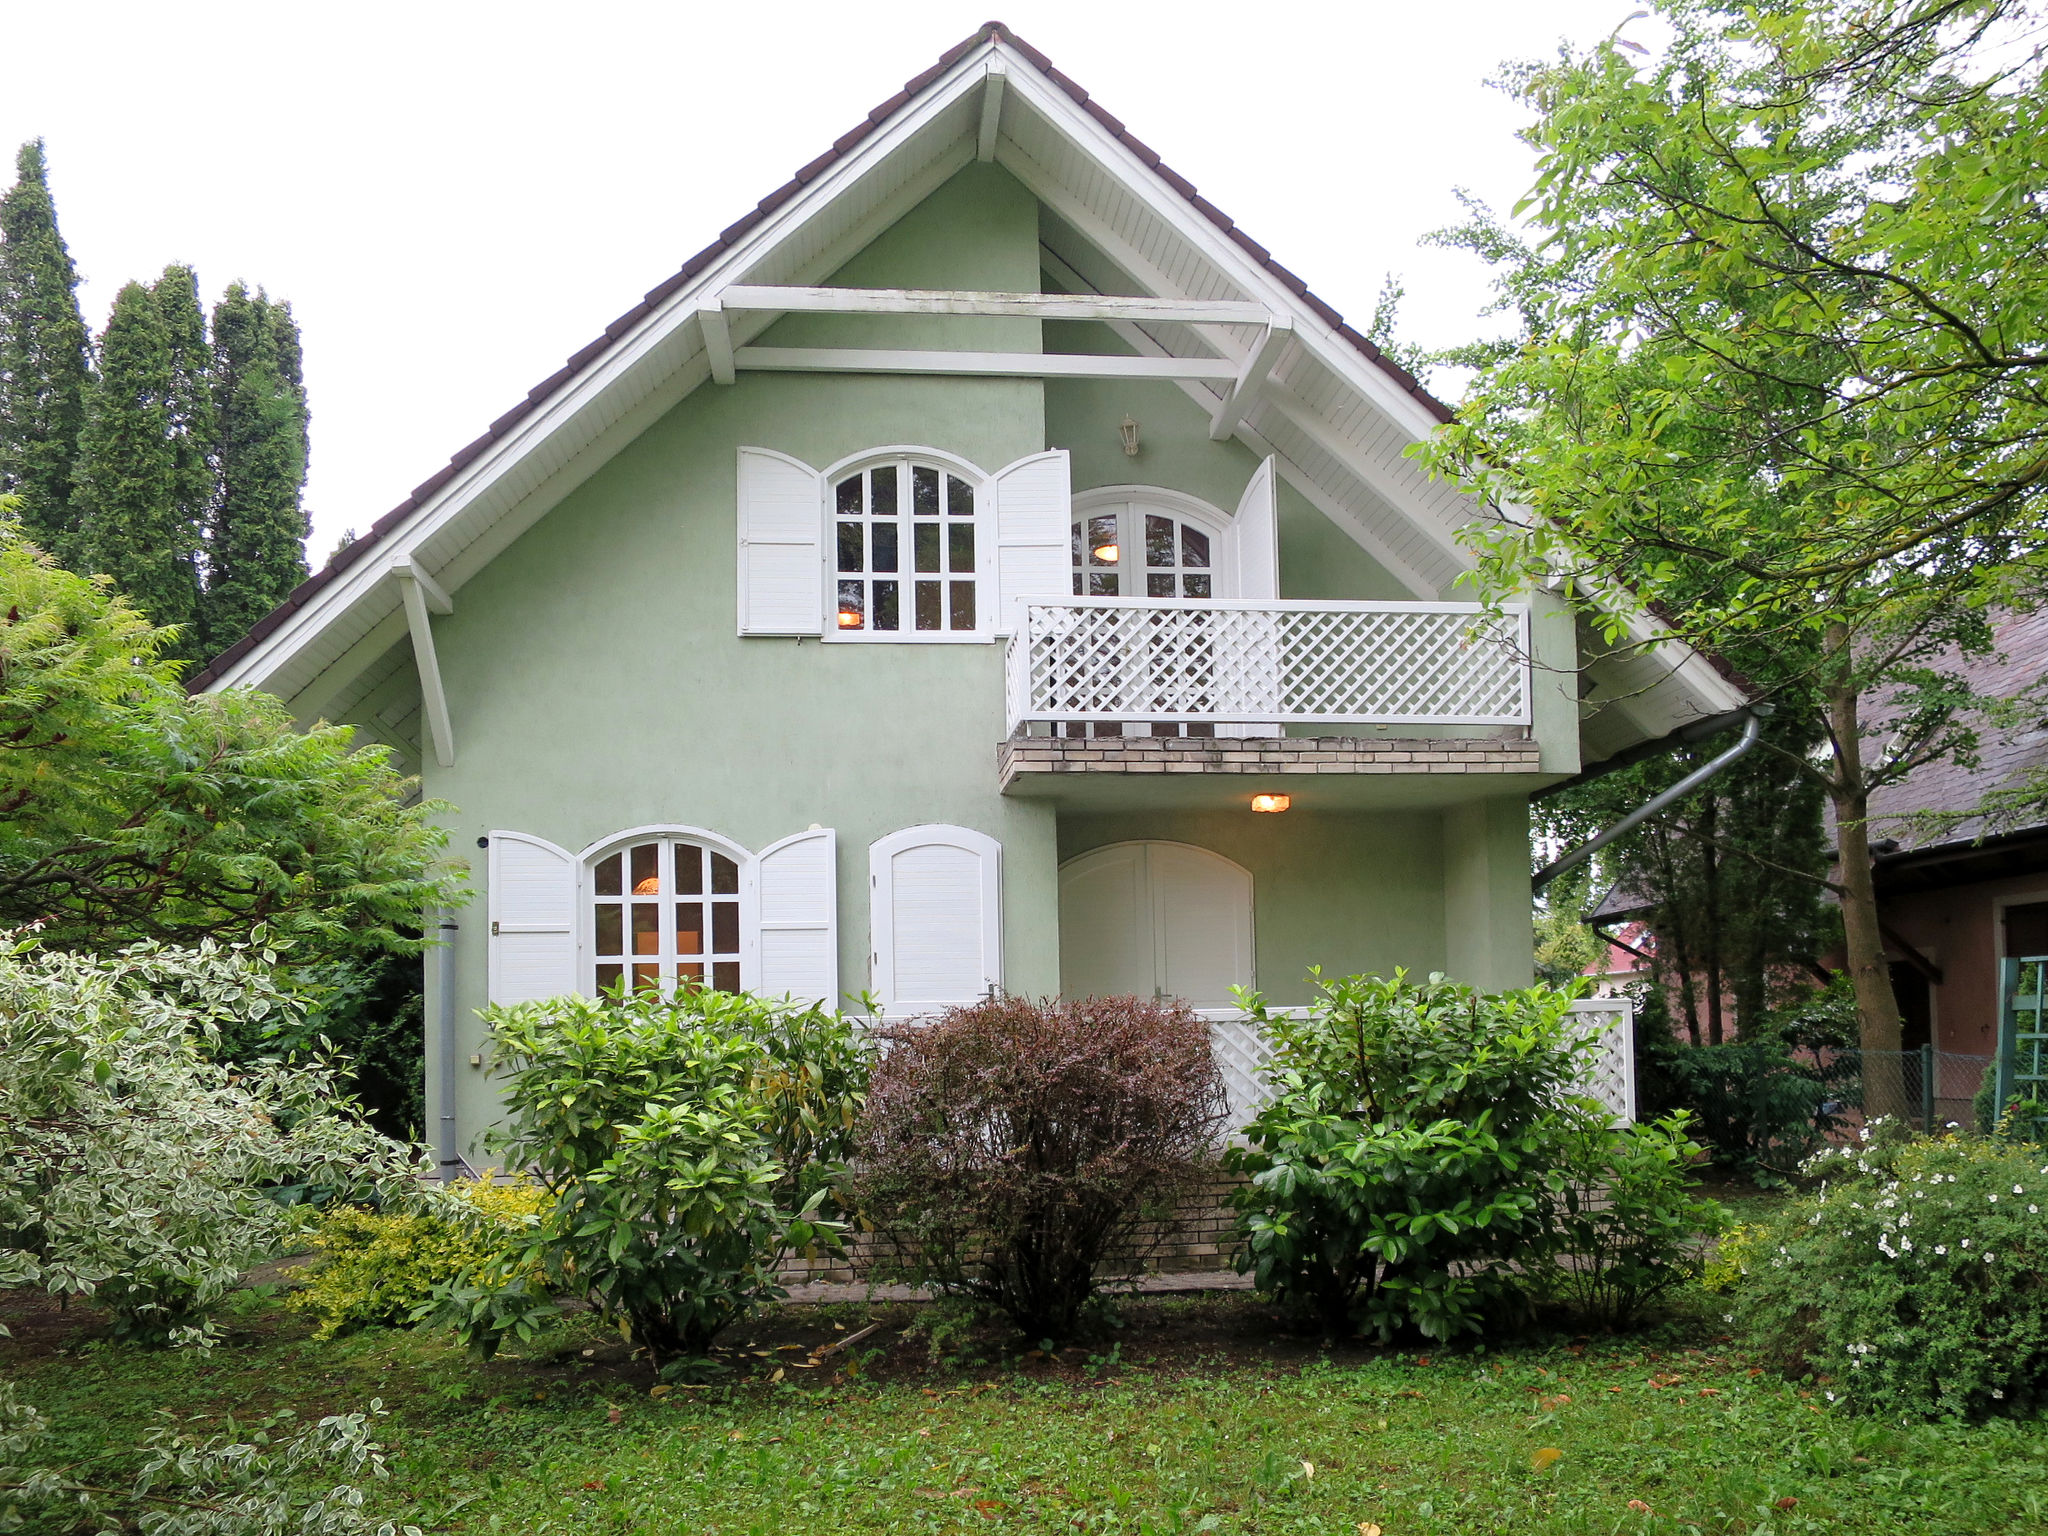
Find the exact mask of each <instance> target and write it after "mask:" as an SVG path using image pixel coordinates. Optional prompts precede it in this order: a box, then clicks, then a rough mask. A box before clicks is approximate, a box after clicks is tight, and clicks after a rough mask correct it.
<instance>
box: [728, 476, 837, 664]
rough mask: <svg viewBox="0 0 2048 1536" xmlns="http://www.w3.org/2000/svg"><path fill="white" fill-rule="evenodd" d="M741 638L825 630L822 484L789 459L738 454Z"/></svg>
mask: <svg viewBox="0 0 2048 1536" xmlns="http://www.w3.org/2000/svg"><path fill="white" fill-rule="evenodd" d="M739 487H740V517H739V527H740V633H741V634H743V635H817V634H823V633H824V629H825V566H824V559H825V557H824V549H823V543H822V541H823V539H824V536H825V493H824V482H823V481H822V480H821V479H820V477H819V475H818V472H817V471H816V470H815V469H812V468H811V466H810V465H808V464H806V463H804V462H802V461H801V460H799V459H792V458H791V457H790V456H789V455H788V454H786V453H775V452H772V451H771V450H769V449H766V448H742V449H741V450H740V473H739Z"/></svg>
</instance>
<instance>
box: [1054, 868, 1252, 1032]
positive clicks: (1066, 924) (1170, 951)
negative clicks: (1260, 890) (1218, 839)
mask: <svg viewBox="0 0 2048 1536" xmlns="http://www.w3.org/2000/svg"><path fill="white" fill-rule="evenodd" d="M1253 983H1254V977H1253V970H1252V877H1251V874H1250V873H1249V872H1248V871H1246V870H1244V869H1242V868H1240V867H1239V866H1238V865H1236V864H1233V863H1231V862H1230V860H1228V859H1226V858H1224V857H1223V856H1222V855H1220V854H1215V853H1210V852H1209V851H1208V850H1207V849H1205V848H1194V847H1190V846H1189V845H1188V844H1186V843H1155V842H1140V843H1113V844H1111V845H1110V846H1109V847H1107V848H1097V849H1095V850H1094V851H1093V852H1090V853H1084V854H1082V855H1081V856H1080V857H1079V858H1077V859H1073V860H1070V861H1069V862H1068V863H1066V864H1065V865H1063V866H1062V867H1061V869H1060V991H1061V993H1062V994H1064V995H1065V996H1067V997H1117V996H1125V995H1135V996H1138V997H1173V998H1179V999H1181V1000H1182V1001H1183V1002H1186V1003H1189V1004H1192V1005H1193V1006H1194V1007H1197V1008H1228V1007H1230V1006H1231V1005H1232V1003H1233V1002H1234V999H1233V998H1232V997H1231V995H1230V989H1231V988H1232V987H1234V986H1238V987H1249V986H1251V985H1253Z"/></svg>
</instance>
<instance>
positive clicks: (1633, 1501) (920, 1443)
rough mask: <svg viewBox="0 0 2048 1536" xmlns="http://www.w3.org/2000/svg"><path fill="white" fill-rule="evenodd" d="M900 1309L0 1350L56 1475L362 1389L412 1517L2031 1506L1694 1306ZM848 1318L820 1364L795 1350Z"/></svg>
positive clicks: (773, 1534)
mask: <svg viewBox="0 0 2048 1536" xmlns="http://www.w3.org/2000/svg"><path fill="white" fill-rule="evenodd" d="M918 1315H919V1309H916V1308H912V1307H906V1306H876V1307H850V1306H841V1307H837V1308H827V1307H786V1308H783V1309H781V1310H780V1311H778V1312H776V1313H774V1314H771V1315H769V1316H766V1317H764V1318H762V1319H760V1320H759V1321H758V1322H756V1323H754V1324H752V1325H749V1326H746V1327H743V1328H741V1329H739V1330H736V1332H735V1335H734V1337H733V1339H732V1342H733V1344H734V1345H735V1347H736V1348H735V1353H734V1356H733V1358H734V1363H735V1366H736V1369H735V1373H734V1375H733V1377H732V1378H731V1379H730V1380H729V1381H727V1382H725V1383H724V1384H721V1385H717V1386H713V1387H709V1388H700V1389H694V1390H693V1389H676V1390H673V1391H666V1392H660V1393H659V1394H658V1395H657V1392H656V1390H655V1384H654V1380H653V1377H652V1376H651V1374H649V1373H648V1372H647V1371H646V1369H645V1367H644V1366H642V1365H640V1364H638V1363H636V1362H634V1361H633V1360H631V1359H630V1358H628V1357H627V1356H626V1354H625V1352H624V1351H623V1349H622V1348H620V1347H619V1345H618V1343H617V1341H616V1339H615V1338H612V1337H610V1336H606V1335H601V1334H596V1333H587V1334H584V1335H580V1336H579V1335H573V1334H564V1335H563V1336H562V1337H561V1338H560V1340H559V1341H558V1347H555V1348H552V1349H551V1350H550V1351H549V1352H547V1353H546V1354H545V1355H536V1356H533V1357H529V1358H522V1359H501V1360H499V1361H497V1362H494V1363H492V1364H490V1365H488V1366H481V1365H477V1364H475V1363H473V1362H472V1361H470V1360H469V1359H467V1358H466V1357H465V1356H463V1355H462V1354H460V1353H458V1352H456V1351H454V1350H452V1349H451V1348H449V1347H448V1346H447V1345H446V1344H444V1343H443V1342H441V1341H439V1340H438V1339H435V1338H432V1337H428V1336H423V1335H410V1334H403V1333H387V1332H371V1333H366V1334H360V1335H357V1336H355V1337H352V1338H348V1339H343V1340H340V1341H337V1342H334V1343H328V1344H322V1343H316V1342H314V1341H313V1340H312V1339H310V1338H309V1337H308V1332H309V1330H308V1326H307V1324H306V1323H305V1322H304V1320H303V1319H301V1318H300V1317H298V1316H297V1315H295V1314H292V1313H289V1312H287V1311H285V1310H284V1309H283V1308H282V1307H281V1306H280V1305H278V1304H277V1303H276V1302H275V1301H274V1300H271V1299H269V1298H266V1297H262V1296H253V1297H251V1298H249V1300H248V1303H247V1305H246V1306H244V1307H242V1308H241V1309H240V1310H239V1311H238V1312H237V1313H236V1314H235V1315H234V1316H232V1317H231V1318H230V1320H229V1321H230V1325H231V1326H230V1337H229V1340H228V1342H226V1343H225V1344H223V1345H222V1346H221V1347H219V1348H218V1349H217V1350H215V1351H214V1352H213V1353H212V1354H211V1355H198V1354H148V1353H143V1352H140V1351H137V1350H134V1349H132V1348H128V1347H124V1346H120V1345H115V1344H111V1343H102V1342H100V1341H98V1340H97V1338H96V1337H95V1326H94V1324H93V1322H92V1320H91V1319H90V1317H89V1316H85V1315H81V1314H79V1313H75V1312H74V1313H68V1314H61V1315H60V1314H54V1313H51V1312H49V1311H47V1310H45V1309H40V1308H38V1307H36V1306H34V1305H31V1304H30V1303H29V1302H28V1301H27V1300H26V1299H25V1298H22V1297H18V1296H17V1297H14V1298H5V1297H0V1321H6V1322H7V1323H9V1324H10V1326H12V1327H13V1328H14V1329H15V1332H16V1337H15V1338H14V1339H12V1340H6V1341H0V1368H5V1369H7V1370H9V1371H10V1372H11V1373H12V1374H13V1375H14V1376H15V1377H16V1378H17V1380H19V1381H20V1383H21V1386H22V1391H23V1394H24V1396H25V1397H27V1398H28V1399H29V1400H30V1401H32V1402H34V1403H36V1404H37V1405H38V1406H40V1407H41V1408H42V1409H43V1410H44V1411H45V1412H46V1413H47V1414H48V1415H49V1416H50V1418H51V1419H52V1421H53V1423H54V1425H55V1427H56V1429H57V1432H58V1434H59V1436H60V1438H61V1440H62V1442H63V1444H62V1447H61V1449H60V1452H59V1455H60V1457H61V1459H63V1460H66V1461H69V1462H72V1463H74V1464H75V1466H76V1468H77V1470H78V1471H79V1472H80V1473H85V1472H88V1471H90V1472H97V1473H102V1474H108V1473H115V1472H118V1471H119V1470H121V1468H122V1466H123V1465H124V1463H125V1460H126V1457H125V1450H124V1448H125V1447H127V1446H128V1445H130V1444H132V1442H133V1440H134V1438H135V1437H136V1436H137V1435H138V1434H139V1433H141V1432H142V1431H143V1430H144V1429H146V1428H147V1427H148V1426H149V1425H151V1424H152V1423H161V1422H163V1420H162V1418H161V1417H159V1416H160V1415H164V1414H169V1415H172V1416H173V1417H175V1418H176V1419H178V1420H181V1421H187V1422H189V1423H190V1425H191V1427H193V1428H194V1429H203V1430H209V1431H210V1430H214V1429H218V1428H221V1427H223V1425H224V1421H225V1419H226V1418H227V1416H228V1415H230V1414H231V1415H233V1417H234V1419H235V1420H236V1422H237V1423H239V1424H241V1425H243V1426H247V1425H249V1424H251V1423H252V1422H253V1421H255V1420H258V1419H260V1418H261V1417H262V1416H263V1415H264V1414H266V1413H268V1412H270V1411H272V1410H275V1409H278V1408H283V1407H290V1408H294V1409H296V1410H297V1411H298V1412H299V1413H300V1414H302V1415H311V1414H318V1413H326V1412H334V1411H338V1410H345V1409H353V1408H360V1407H363V1406H366V1405H367V1404H368V1402H369V1400H370V1399H371V1398H372V1397H378V1396H381V1397H382V1398H383V1399H384V1402H385V1405H386V1406H387V1407H388V1408H389V1409H390V1410H391V1417H390V1418H389V1419H388V1420H386V1421H385V1425H384V1429H383V1432H382V1438H383V1439H384V1441H385V1442H386V1444H387V1445H388V1446H390V1447H391V1448H392V1449H393V1451H394V1455H393V1459H392V1467H393V1473H394V1475H393V1477H392V1479H391V1480H390V1481H389V1482H387V1483H384V1484H381V1485H377V1486H376V1487H375V1488H373V1490H372V1502H373V1504H374V1505H375V1506H376V1507H377V1508H378V1509H379V1510H380V1512H381V1513H383V1514H385V1515H386V1516H388V1517H390V1518H396V1519H401V1520H411V1521H414V1522H416V1523H418V1524H420V1525H422V1526H425V1527H427V1528H428V1529H429V1530H445V1531H463V1532H487V1531H504V1532H517V1533H521V1536H542V1533H551V1532H563V1533H570V1532H573V1533H576V1536H598V1533H626V1532H650V1533H653V1532H659V1533H662V1536H668V1533H693V1536H694V1533H713V1532H716V1533H720V1536H741V1533H763V1536H814V1533H829V1532H840V1531H889V1532H955V1531H961V1532H964V1531H984V1530H985V1531H992V1532H995V1531H1005V1530H1008V1531H1040V1530H1044V1531H1054V1530H1057V1531H1091V1532H1099V1531H1118V1532H1148V1531H1155V1532H1179V1531H1186V1532H1195V1531H1218V1532H1235V1531H1245V1532H1252V1531H1256V1532H1318V1533H1336V1536H1352V1533H1356V1532H1359V1531H1361V1530H1363V1531H1364V1532H1365V1533H1366V1536H1371V1527H1372V1526H1374V1525H1377V1526H1379V1527H1380V1528H1381V1530H1382V1531H1383V1532H1384V1533H1385V1536H1420V1533H1425V1532H1537V1531H1542V1532H1550V1531H1571V1532H1579V1531H1586V1532H1613V1531H1625V1532H1639V1531H1641V1532H1650V1531H1655V1532H1666V1531H1669V1532H1682V1531H1704V1532H1746V1533H1751V1536H1762V1533H1765V1532H1794V1531H1823V1530H1824V1531H1830V1532H1854V1531H1870V1532H1884V1533H1886V1536H1900V1533H1908V1536H1921V1533H1948V1532H1969V1531H1986V1532H2001V1533H2018V1532H2025V1531H2048V1430H2044V1428H2043V1427H2042V1426H2039V1425H2026V1426H2014V1425H2010V1424H1998V1425H1991V1426H1986V1427H1976V1428H1972V1427H1955V1426H1915V1427H1901V1426H1888V1425H1883V1424H1877V1423H1872V1422H1869V1421H1866V1420H1856V1419H1851V1418H1848V1417H1846V1416H1843V1415H1840V1414H1837V1413H1835V1412H1832V1411H1830V1410H1829V1409H1828V1408H1827V1407H1826V1406H1825V1399H1824V1396H1822V1397H1817V1398H1809V1397H1808V1396H1806V1395H1805V1394H1803V1393H1802V1392H1800V1391H1798V1390H1796V1389H1795V1388H1793V1387H1790V1386H1788V1385H1786V1384H1784V1383H1783V1382H1781V1381H1777V1380H1774V1379H1772V1378H1771V1377H1769V1376H1765V1375H1757V1374H1752V1372H1751V1370H1750V1368H1749V1367H1748V1366H1747V1364H1746V1362H1745V1361H1743V1360H1742V1359H1741V1358H1740V1357H1739V1356H1736V1355H1734V1354H1731V1353H1730V1352H1728V1351H1727V1350H1726V1349H1725V1348H1723V1347H1720V1346H1718V1345H1717V1344H1716V1342H1715V1341H1714V1339H1713V1338H1712V1337H1711V1335H1710V1334H1708V1333H1707V1332H1706V1331H1705V1330H1704V1329H1702V1328H1694V1329H1692V1330H1691V1331H1690V1332H1688V1330H1687V1328H1686V1327H1685V1326H1683V1325H1677V1324H1674V1325H1670V1326H1667V1327H1666V1328H1665V1329H1664V1330H1662V1331H1661V1332H1659V1333H1658V1334H1655V1335H1653V1336H1646V1337H1644V1338H1638V1339H1632V1340H1620V1341H1616V1340H1605V1339H1601V1340H1580V1341H1577V1342H1573V1341H1567V1340H1558V1341H1556V1342H1555V1343H1552V1344H1549V1345H1541V1346H1538V1345H1530V1346H1525V1347H1517V1348H1513V1349H1508V1350H1502V1351H1496V1352H1476V1351H1473V1350H1468V1349H1458V1350H1443V1351H1432V1352H1430V1353H1429V1354H1427V1355H1424V1356H1421V1357H1418V1355H1417V1354H1416V1353H1415V1352H1414V1351H1412V1350H1410V1351H1405V1352H1399V1353H1380V1352H1376V1351H1368V1350H1364V1349H1354V1350H1348V1351H1343V1352H1339V1353H1337V1354H1334V1355H1327V1356H1326V1355H1324V1354H1322V1353H1321V1352H1319V1351H1317V1350H1315V1349H1313V1348H1311V1347H1309V1346H1308V1345H1307V1344H1306V1343H1305V1342H1304V1341H1300V1340H1294V1339H1290V1338H1288V1337H1286V1336H1284V1335H1279V1334H1277V1333H1276V1331H1275V1330H1274V1327H1273V1323H1272V1316H1271V1313H1270V1311H1269V1310H1268V1309H1266V1308H1263V1307H1261V1306H1260V1304H1259V1303H1258V1302H1257V1301H1256V1300H1255V1299H1253V1298H1251V1297H1249V1296H1244V1295H1221V1296H1210V1297H1204V1298H1200V1299H1192V1300H1190V1299H1169V1298H1160V1299H1152V1300H1143V1301H1139V1302H1135V1303H1132V1304H1131V1305H1130V1307H1129V1309H1128V1311H1127V1314H1126V1326H1125V1327H1124V1329H1123V1330H1122V1331H1121V1332H1120V1333H1119V1334H1118V1335H1117V1336H1116V1337H1117V1343H1116V1345H1115V1346H1114V1348H1113V1349H1112V1347H1111V1346H1109V1345H1107V1344H1105V1345H1101V1346H1097V1347H1096V1349H1095V1350H1094V1351H1093V1352H1092V1353H1091V1351H1089V1350H1087V1349H1081V1350H1070V1351H1067V1352H1064V1353H1062V1354H1061V1355H1059V1356H1056V1357H1054V1358H1051V1359H1046V1358H1043V1357H1036V1356H1025V1357H1021V1358H1020V1357H1015V1356H1012V1357H1010V1358H1008V1359H1002V1358H994V1359H988V1360H984V1361H983V1362H982V1363H976V1362H975V1360H974V1358H973V1351H974V1349H975V1347H976V1346H975V1344H974V1343H973V1342H969V1343H968V1344H967V1345H966V1346H964V1348H963V1350H962V1353H963V1354H965V1355H966V1356H967V1358H966V1359H965V1360H964V1361H956V1362H955V1363H952V1364H945V1363H937V1364H935V1363H933V1361H932V1358H931V1350H930V1347H929V1343H928V1341H927V1339H926V1338H925V1336H924V1335H923V1334H922V1333H920V1332H917V1331H915V1330H914V1329H913V1330H912V1331H911V1332H908V1333H906V1332H904V1331H903V1330H904V1329H905V1328H906V1327H908V1326H910V1325H911V1324H912V1323H913V1321H914V1319H915V1318H916V1317H917V1316H918ZM878 1318H879V1319H881V1320H882V1321H883V1327H882V1329H881V1330H880V1331H879V1332H877V1333H876V1334H875V1335H873V1336H872V1337H871V1338H869V1339H868V1340H867V1341H865V1344H864V1345H862V1346H861V1347H859V1349H858V1350H857V1351H848V1352H846V1353H857V1354H858V1356H859V1358H858V1359H856V1360H854V1361H853V1362H852V1363H851V1364H850V1365H849V1364H845V1363H842V1362H843V1361H844V1360H845V1355H844V1354H842V1355H841V1356H840V1357H838V1358H835V1359H833V1360H831V1361H829V1362H827V1363H826V1364H824V1365H822V1366H818V1367H814V1368H806V1367H805V1366H804V1365H803V1364H802V1363H801V1362H803V1361H805V1360H806V1359H807V1358H808V1352H809V1351H810V1349H812V1348H814V1347H816V1346H820V1345H822V1344H824V1343H827V1342H829V1341H832V1340H834V1339H839V1338H844V1337H845V1336H846V1334H847V1332H848V1331H849V1330H858V1329H860V1328H863V1327H865V1326H867V1325H868V1323H869V1322H871V1321H873V1320H875V1319H878ZM982 1347H984V1348H986V1347H987V1345H986V1343H984V1344H983V1346H982ZM778 1375H779V1377H780V1379H777V1377H778ZM1553 1453H1557V1454H1553Z"/></svg>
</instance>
